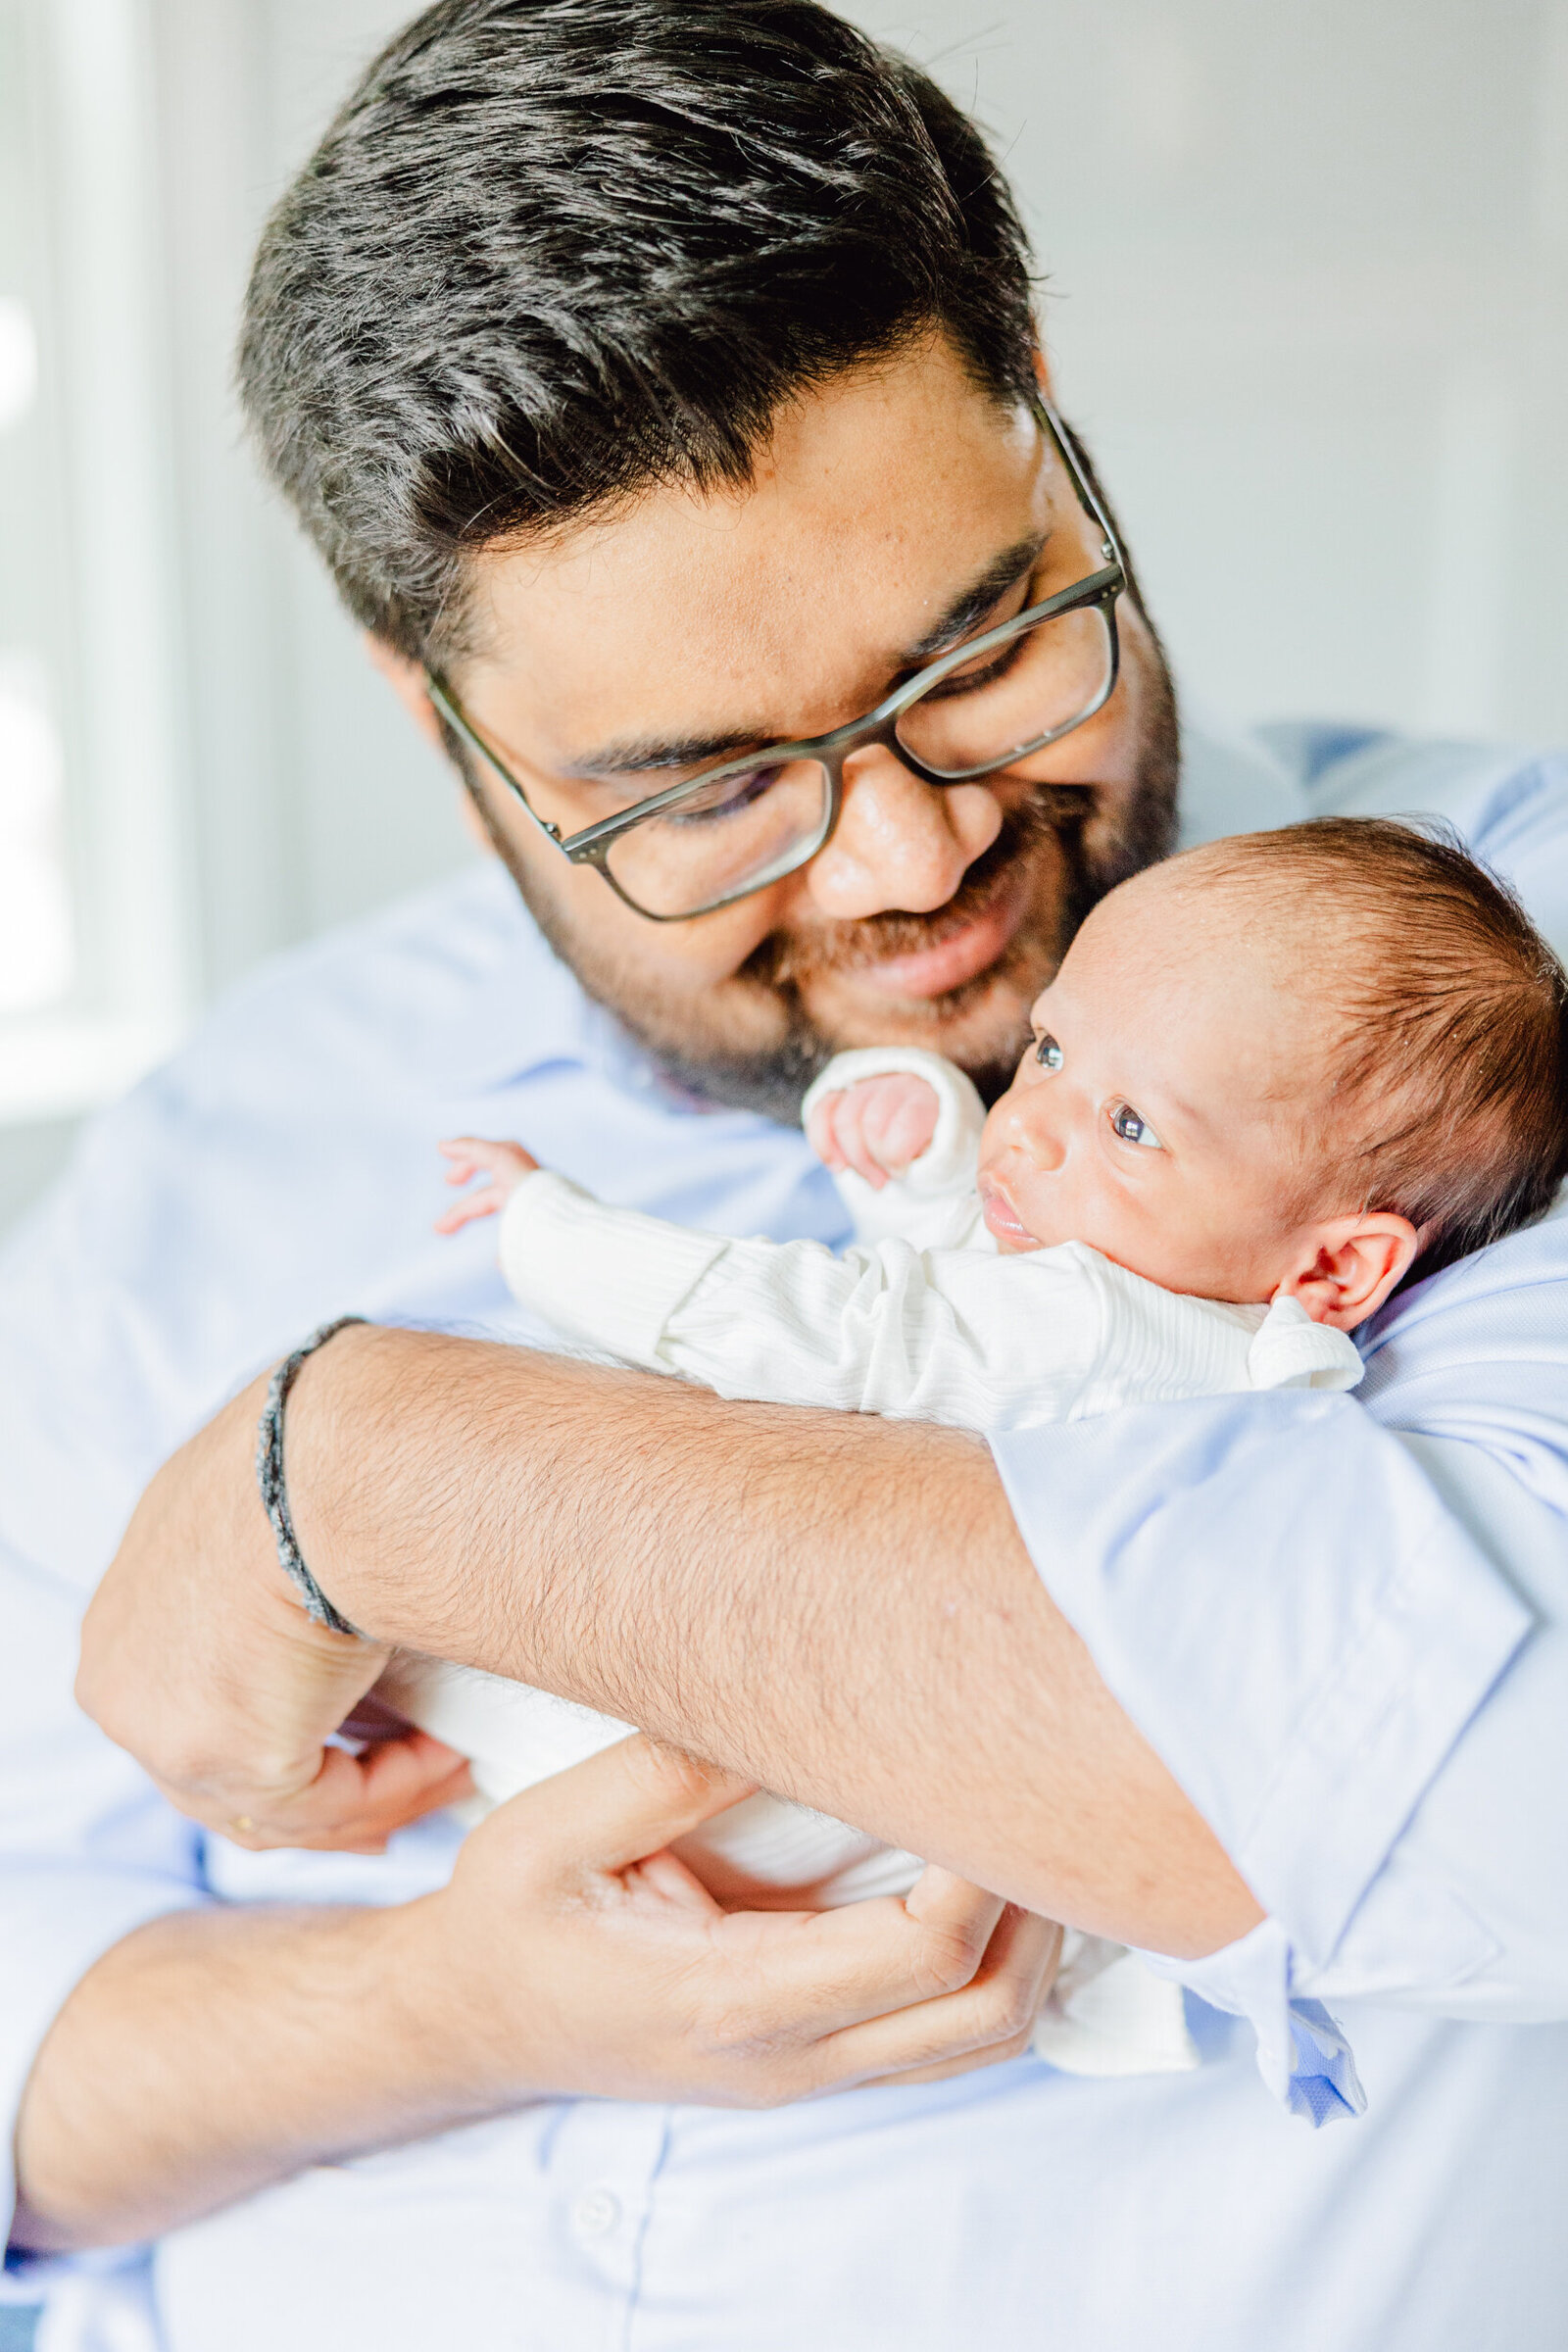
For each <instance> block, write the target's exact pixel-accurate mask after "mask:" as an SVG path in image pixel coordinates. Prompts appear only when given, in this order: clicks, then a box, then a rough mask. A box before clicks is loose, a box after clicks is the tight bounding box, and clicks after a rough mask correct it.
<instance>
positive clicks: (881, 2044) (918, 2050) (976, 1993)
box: [815, 1903, 1061, 2088]
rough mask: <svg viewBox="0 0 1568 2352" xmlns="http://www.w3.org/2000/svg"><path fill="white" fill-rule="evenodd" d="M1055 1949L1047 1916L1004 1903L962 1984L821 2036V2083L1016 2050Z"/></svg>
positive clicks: (1055, 1929)
mask: <svg viewBox="0 0 1568 2352" xmlns="http://www.w3.org/2000/svg"><path fill="white" fill-rule="evenodd" d="M1060 1954H1061V1929H1060V1928H1059V1926H1058V1925H1057V1924H1056V1922H1055V1921H1054V1920H1050V1919H1036V1918H1035V1917H1034V1915H1033V1914H1032V1913H1030V1912H1027V1911H1020V1910H1018V1909H1017V1908H1016V1907H1015V1906H1014V1905H1012V1904H1010V1903H1009V1904H1007V1905H1005V1907H1004V1909H1003V1913H1002V1917H1001V1919H1000V1920H999V1921H998V1923H997V1927H996V1931H995V1933H994V1935H993V1936H992V1938H991V1942H990V1944H989V1945H988V1946H987V1949H986V1954H985V1958H984V1960H983V1961H982V1963H981V1965H980V1967H979V1968H978V1969H977V1970H976V1971H975V1974H974V1976H973V1978H972V1979H971V1980H970V1982H969V1983H968V1984H967V1985H961V1986H959V1987H958V1988H957V1989H956V1990H955V1991H952V1992H948V1993H944V1994H942V1995H941V1996H939V1997H938V1998H936V1999H933V2000H928V2001H923V2002H920V2003H918V2004H916V2005H914V2006H910V2007H906V2008H903V2009H899V2010H895V2011H892V2012H890V2013H888V2014H886V2015H883V2016H879V2017H872V2018H869V2019H867V2020H865V2021H864V2022H863V2023H859V2024H857V2025H853V2026H849V2027H847V2028H845V2029H844V2030H843V2031H842V2032H841V2033H838V2034H829V2035H827V2036H825V2037H824V2039H823V2040H822V2041H821V2042H820V2043H819V2045H818V2048H817V2051H816V2053H815V2057H816V2064H817V2068H818V2070H819V2078H820V2081H821V2082H822V2086H823V2087H824V2088H829V2087H832V2086H834V2085H838V2084H844V2083H849V2082H867V2081H871V2080H875V2081H882V2080H884V2079H886V2078H888V2077H892V2076H903V2077H905V2078H907V2079H912V2078H913V2076H914V2074H915V2073H916V2072H917V2071H918V2072H919V2073H921V2074H926V2073H927V2072H928V2070H935V2069H940V2070H942V2071H944V2072H952V2073H957V2072H960V2071H961V2070H962V2064H963V2062H964V2061H965V2060H967V2061H968V2062H969V2063H970V2064H977V2063H981V2062H983V2060H984V2058H985V2055H986V2054H987V2053H992V2052H995V2053H996V2054H997V2055H998V2056H999V2057H1000V2056H1002V2055H1004V2054H1006V2052H1007V2050H1008V2049H1009V2047H1011V2048H1014V2049H1017V2048H1022V2047H1023V2046H1024V2045H1025V2044H1026V2043H1027V2040H1028V2037H1029V2034H1030V2033H1031V2032H1032V2031H1033V2027H1034V2021H1035V2019H1036V2017H1037V2016H1038V2015H1039V2013H1040V2008H1041V2005H1042V2003H1043V2002H1044V2000H1045V1998H1046V1995H1047V1993H1048V1992H1049V1991H1050V1989H1051V1985H1052V1981H1053V1979H1054V1974H1055V1969H1056V1965H1057V1962H1058V1961H1059V1958H1060Z"/></svg>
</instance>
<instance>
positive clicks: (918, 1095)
mask: <svg viewBox="0 0 1568 2352" xmlns="http://www.w3.org/2000/svg"><path fill="white" fill-rule="evenodd" d="M937 1113H938V1104H937V1090H936V1088H935V1087H934V1086H932V1085H931V1084H930V1082H929V1081H928V1080H927V1079H924V1078H917V1077H916V1076H915V1074H914V1072H913V1071H912V1070H889V1071H888V1072H887V1073H886V1074H885V1075H884V1076H883V1077H880V1078H861V1079H859V1080H858V1082H857V1083H856V1084H855V1085H854V1086H847V1087H844V1088H843V1089H842V1090H841V1091H840V1092H838V1093H836V1094H831V1095H823V1096H822V1098H821V1100H820V1101H819V1102H818V1103H816V1104H815V1105H814V1106H813V1108H812V1111H811V1116H810V1121H809V1125H808V1127H807V1141H808V1142H809V1144H810V1147H811V1149H812V1151H813V1152H815V1153H816V1156H817V1158H818V1159H819V1160H820V1161H821V1162H822V1164H823V1166H824V1167H826V1168H831V1169H832V1170H833V1173H834V1174H835V1175H839V1174H841V1173H842V1171H843V1170H844V1169H845V1168H853V1169H854V1170H855V1172H856V1174H857V1175H858V1176H863V1177H864V1178H865V1181H866V1183H867V1184H869V1185H870V1186H872V1187H873V1189H874V1190H875V1191H877V1192H880V1191H881V1190H882V1187H883V1186H884V1185H885V1184H886V1182H887V1180H888V1178H889V1177H890V1176H902V1175H903V1173H904V1171H905V1169H906V1168H907V1167H908V1166H909V1165H910V1164H911V1162H912V1161H914V1160H917V1159H918V1158H919V1156H920V1154H921V1152H923V1151H924V1150H925V1149H926V1147H927V1145H928V1144H929V1143H930V1141H931V1138H932V1137H933V1136H934V1135H935V1133H936V1131H937Z"/></svg>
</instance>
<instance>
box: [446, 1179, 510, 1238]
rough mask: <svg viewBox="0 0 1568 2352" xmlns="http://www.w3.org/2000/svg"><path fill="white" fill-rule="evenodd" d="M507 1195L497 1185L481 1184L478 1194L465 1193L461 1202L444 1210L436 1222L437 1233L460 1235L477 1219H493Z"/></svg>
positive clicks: (455, 1202) (456, 1202)
mask: <svg viewBox="0 0 1568 2352" xmlns="http://www.w3.org/2000/svg"><path fill="white" fill-rule="evenodd" d="M506 1198H507V1196H506V1194H505V1193H504V1192H503V1191H502V1190H501V1187H500V1186H499V1185H497V1184H481V1185H480V1187H479V1189H478V1191H477V1192H473V1193H465V1195H464V1197H463V1199H462V1200H461V1201H453V1203H452V1206H451V1207H450V1208H447V1209H443V1210H442V1212H441V1214H440V1216H438V1217H437V1219H436V1221H435V1229H436V1231H437V1233H458V1232H461V1231H462V1229H463V1227H464V1226H465V1225H471V1224H472V1222H473V1220H474V1218H475V1217H493V1216H494V1215H495V1213H496V1211H497V1209H498V1208H500V1207H502V1206H503V1205H504V1203H505V1201H506Z"/></svg>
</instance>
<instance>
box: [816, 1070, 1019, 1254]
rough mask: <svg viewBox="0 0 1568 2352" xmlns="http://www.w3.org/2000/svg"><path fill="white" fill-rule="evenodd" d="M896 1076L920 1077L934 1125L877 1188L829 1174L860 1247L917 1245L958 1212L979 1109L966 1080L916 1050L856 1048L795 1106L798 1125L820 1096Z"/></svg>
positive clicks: (971, 1172) (847, 1175)
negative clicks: (933, 1109) (946, 1215)
mask: <svg viewBox="0 0 1568 2352" xmlns="http://www.w3.org/2000/svg"><path fill="white" fill-rule="evenodd" d="M899 1071H907V1072H908V1074H909V1075H910V1076H911V1077H914V1078H923V1079H924V1080H925V1082H926V1084H927V1085H928V1086H929V1087H930V1088H931V1090H932V1092H933V1093H934V1094H935V1096H936V1099H937V1123H936V1127H935V1130H934V1131H933V1133H932V1137H931V1141H930V1142H929V1144H927V1146H926V1148H925V1150H924V1151H923V1152H921V1154H920V1156H919V1158H918V1159H916V1160H914V1161H912V1162H911V1163H910V1165H909V1166H908V1167H907V1168H906V1169H905V1171H904V1173H903V1174H902V1175H901V1176H893V1177H890V1178H889V1179H888V1182H887V1183H886V1184H885V1185H883V1186H882V1187H881V1188H880V1189H878V1188H877V1187H876V1186H874V1185H870V1184H867V1182H866V1180H865V1178H864V1177H863V1176H860V1175H858V1174H857V1172H856V1171H855V1169H854V1168H845V1169H842V1170H840V1171H839V1172H837V1173H836V1174H835V1175H834V1178H833V1182H834V1184H835V1185H836V1186H837V1188H838V1192H839V1197H840V1199H841V1200H842V1201H843V1202H844V1205H845V1207H846V1208H847V1209H848V1210H849V1212H850V1215H851V1216H852V1217H853V1218H854V1220H855V1238H856V1240H857V1241H858V1242H863V1243H866V1244H867V1245H870V1244H874V1243H877V1242H880V1241H887V1240H891V1239H894V1238H897V1239H900V1240H903V1241H907V1242H914V1243H916V1244H917V1243H918V1242H919V1241H920V1240H921V1239H922V1238H923V1237H925V1236H926V1235H927V1234H928V1233H929V1232H930V1230H931V1228H932V1226H933V1223H934V1221H935V1220H938V1219H940V1217H941V1215H942V1214H943V1212H944V1211H946V1212H950V1213H951V1212H953V1211H956V1210H958V1209H960V1208H961V1207H962V1206H963V1205H964V1204H965V1203H966V1202H967V1201H969V1199H970V1197H971V1195H972V1194H973V1192H974V1183H975V1168H976V1163H977V1161H978V1159H979V1154H980V1136H981V1132H982V1130H983V1129H984V1127H985V1123H986V1106H985V1104H984V1103H982V1102H981V1100H980V1097H979V1094H978V1092H977V1091H976V1089H975V1085H974V1081H973V1080H972V1079H971V1078H970V1077H968V1076H967V1074H966V1073H965V1072H964V1071H962V1070H960V1069H959V1068H958V1067H957V1065H956V1063H955V1062H951V1061H949V1060H947V1059H946V1058H945V1057H944V1056H943V1055H942V1054H926V1053H922V1052H921V1051H920V1050H919V1048H918V1047H899V1046H859V1047H857V1048H856V1049H855V1051H854V1052H853V1053H849V1054H834V1056H833V1059H832V1060H831V1061H830V1062H829V1063H828V1065H827V1068H826V1069H825V1070H823V1072H822V1073H821V1075H820V1077H818V1078H817V1079H816V1080H815V1082H814V1083H813V1084H812V1085H811V1086H810V1088H809V1090H808V1092H807V1096H806V1100H805V1102H804V1103H802V1104H801V1123H802V1125H803V1126H805V1125H806V1124H807V1123H808V1121H809V1119H810V1116H811V1112H812V1111H813V1110H814V1109H815V1107H816V1105H817V1103H820V1102H821V1100H822V1098H823V1096H824V1095H831V1094H837V1093H839V1092H841V1091H842V1090H843V1089H844V1088H845V1087H850V1086H858V1084H859V1083H860V1081H861V1080H862V1079H864V1078H884V1077H887V1076H889V1075H891V1074H894V1073H897V1072H899Z"/></svg>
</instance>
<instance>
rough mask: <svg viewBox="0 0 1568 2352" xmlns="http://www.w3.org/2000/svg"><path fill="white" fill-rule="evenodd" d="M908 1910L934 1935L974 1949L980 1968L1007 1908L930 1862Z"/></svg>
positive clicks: (993, 1896)
mask: <svg viewBox="0 0 1568 2352" xmlns="http://www.w3.org/2000/svg"><path fill="white" fill-rule="evenodd" d="M904 1907H905V1909H906V1911H907V1913H908V1914H909V1917H910V1918H911V1919H912V1920H913V1921H914V1922H915V1924H916V1925H917V1926H919V1927H922V1928H924V1929H926V1930H927V1931H928V1932H929V1933H930V1934H931V1935H933V1936H956V1937H960V1938H961V1939H963V1940H964V1941H965V1942H966V1943H968V1944H969V1945H971V1946H972V1947H973V1950H974V1954H975V1962H976V1965H977V1966H978V1964H979V1961H980V1958H981V1955H982V1954H983V1953H984V1952H985V1951H986V1949H987V1947H988V1946H989V1944H990V1941H991V1938H992V1936H994V1935H995V1933H996V1929H997V1923H998V1922H999V1920H1000V1919H1001V1917H1002V1914H1003V1912H1004V1910H1005V1907H1006V1906H1005V1904H1004V1902H1003V1900H1002V1897H1001V1896H1000V1895H997V1894H988V1893H987V1891H986V1889H985V1888H984V1887H975V1886H973V1885H971V1883H970V1882H969V1880H967V1879H960V1878H956V1877H955V1875H954V1873H953V1872H952V1871H951V1870H943V1869H942V1868H941V1867H940V1865H938V1864H937V1863H935V1862H928V1863H927V1864H926V1867H925V1869H924V1870H922V1871H921V1873H920V1876H919V1877H918V1878H917V1879H916V1880H915V1882H914V1885H913V1886H912V1887H910V1888H909V1891H908V1893H907V1895H906V1896H905V1898H904Z"/></svg>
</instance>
